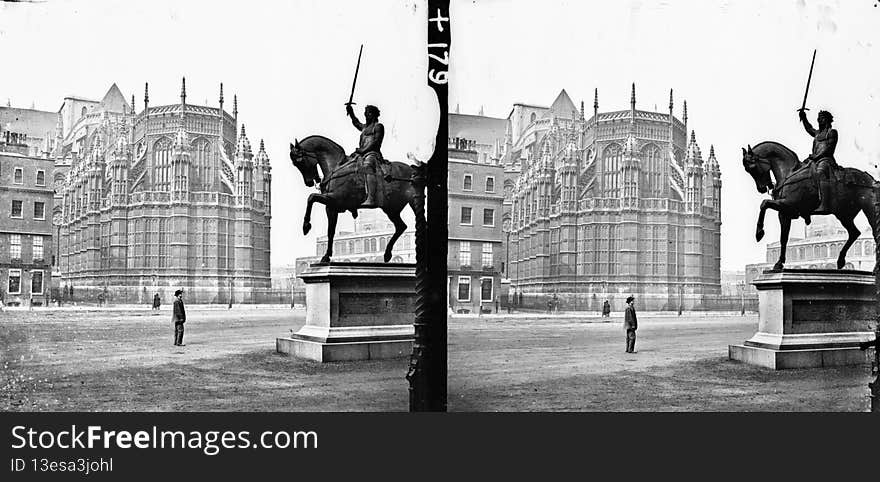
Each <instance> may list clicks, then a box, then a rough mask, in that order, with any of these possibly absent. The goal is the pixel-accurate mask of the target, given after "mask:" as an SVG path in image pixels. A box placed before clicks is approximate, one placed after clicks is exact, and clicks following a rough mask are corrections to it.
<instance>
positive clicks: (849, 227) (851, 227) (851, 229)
mask: <svg viewBox="0 0 880 482" xmlns="http://www.w3.org/2000/svg"><path fill="white" fill-rule="evenodd" d="M837 219H839V220H840V224H842V225H843V227H844V228H846V232H847V234H848V235H849V237H848V238H847V239H846V242H845V243H843V248H841V249H840V254H839V255H837V269H843V267H844V266H845V265H846V252H847V251H849V247H850V246H852V244H853V243H855V242H856V239H858V237H859V235H860V234H862V232H861V231H859V228H857V227H856V223H855V222H853V219H854V217H853V218H846V219H845V218H842V217H840V216H837Z"/></svg>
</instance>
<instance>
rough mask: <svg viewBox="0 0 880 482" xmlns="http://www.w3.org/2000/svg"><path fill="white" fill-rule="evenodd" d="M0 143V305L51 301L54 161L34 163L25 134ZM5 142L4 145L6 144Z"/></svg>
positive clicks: (14, 134)
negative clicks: (0, 303) (0, 301)
mask: <svg viewBox="0 0 880 482" xmlns="http://www.w3.org/2000/svg"><path fill="white" fill-rule="evenodd" d="M5 132H7V133H9V134H8V135H4V136H3V139H2V140H0V299H2V300H3V302H4V303H6V304H8V305H27V304H29V303H33V304H34V305H35V306H36V305H46V304H48V302H49V301H50V300H51V294H52V293H51V283H50V280H51V274H52V260H53V258H54V252H53V249H52V248H53V244H52V214H51V212H52V211H51V210H52V202H53V196H54V193H53V189H52V172H53V161H52V160H51V159H48V158H45V157H35V156H32V155H30V154H31V153H33V152H34V151H33V146H30V145H28V144H27V143H26V142H24V140H25V135H24V134H18V133H14V132H10V131H5ZM7 139H8V140H9V142H7Z"/></svg>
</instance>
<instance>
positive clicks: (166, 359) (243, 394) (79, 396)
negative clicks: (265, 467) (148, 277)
mask: <svg viewBox="0 0 880 482" xmlns="http://www.w3.org/2000/svg"><path fill="white" fill-rule="evenodd" d="M169 309H170V306H167V307H163V310H162V311H161V312H158V313H157V312H152V311H150V310H149V309H146V308H139V309H134V308H129V309H125V310H121V309H118V308H114V307H110V308H108V309H83V308H69V309H68V308H63V309H60V310H58V309H55V310H50V309H43V310H38V309H35V310H34V311H26V310H6V311H4V312H2V313H0V368H2V370H0V410H4V411H215V410H216V411H405V410H407V409H408V401H409V398H408V397H409V395H408V391H407V390H408V384H407V382H406V380H405V379H404V376H405V375H406V370H407V366H408V360H407V359H395V360H380V361H364V362H353V363H325V364H319V363H314V362H310V361H306V360H299V359H296V358H292V357H288V356H284V355H279V354H277V353H275V338H276V337H279V336H285V335H289V333H290V330H293V331H296V330H298V329H299V328H300V327H301V326H302V325H303V323H304V322H305V312H304V310H301V309H295V310H291V309H289V308H279V307H274V308H266V307H260V308H259V309H255V308H254V307H245V306H236V307H234V308H233V309H232V310H230V311H227V310H225V309H223V310H219V309H216V307H197V306H194V307H189V306H188V307H187V318H188V321H187V323H186V333H185V336H184V343H186V346H185V347H175V346H173V344H172V343H173V334H174V328H173V324H172V323H171V321H170V318H171V315H170V312H169Z"/></svg>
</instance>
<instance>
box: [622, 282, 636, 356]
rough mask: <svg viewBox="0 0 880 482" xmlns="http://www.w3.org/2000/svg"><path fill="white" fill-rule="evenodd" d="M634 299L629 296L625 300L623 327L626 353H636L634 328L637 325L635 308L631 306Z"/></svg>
mask: <svg viewBox="0 0 880 482" xmlns="http://www.w3.org/2000/svg"><path fill="white" fill-rule="evenodd" d="M635 299H636V298H635V297H634V296H632V295H630V296H629V297H627V299H626V311H625V312H624V319H623V327H624V328H626V352H627V353H635V352H636V328H638V326H639V324H638V321H637V320H636V308H635V307H634V306H633V302H634V301H635Z"/></svg>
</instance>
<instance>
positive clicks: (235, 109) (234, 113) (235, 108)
mask: <svg viewBox="0 0 880 482" xmlns="http://www.w3.org/2000/svg"><path fill="white" fill-rule="evenodd" d="M232 117H235V118H238V94H232Z"/></svg>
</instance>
